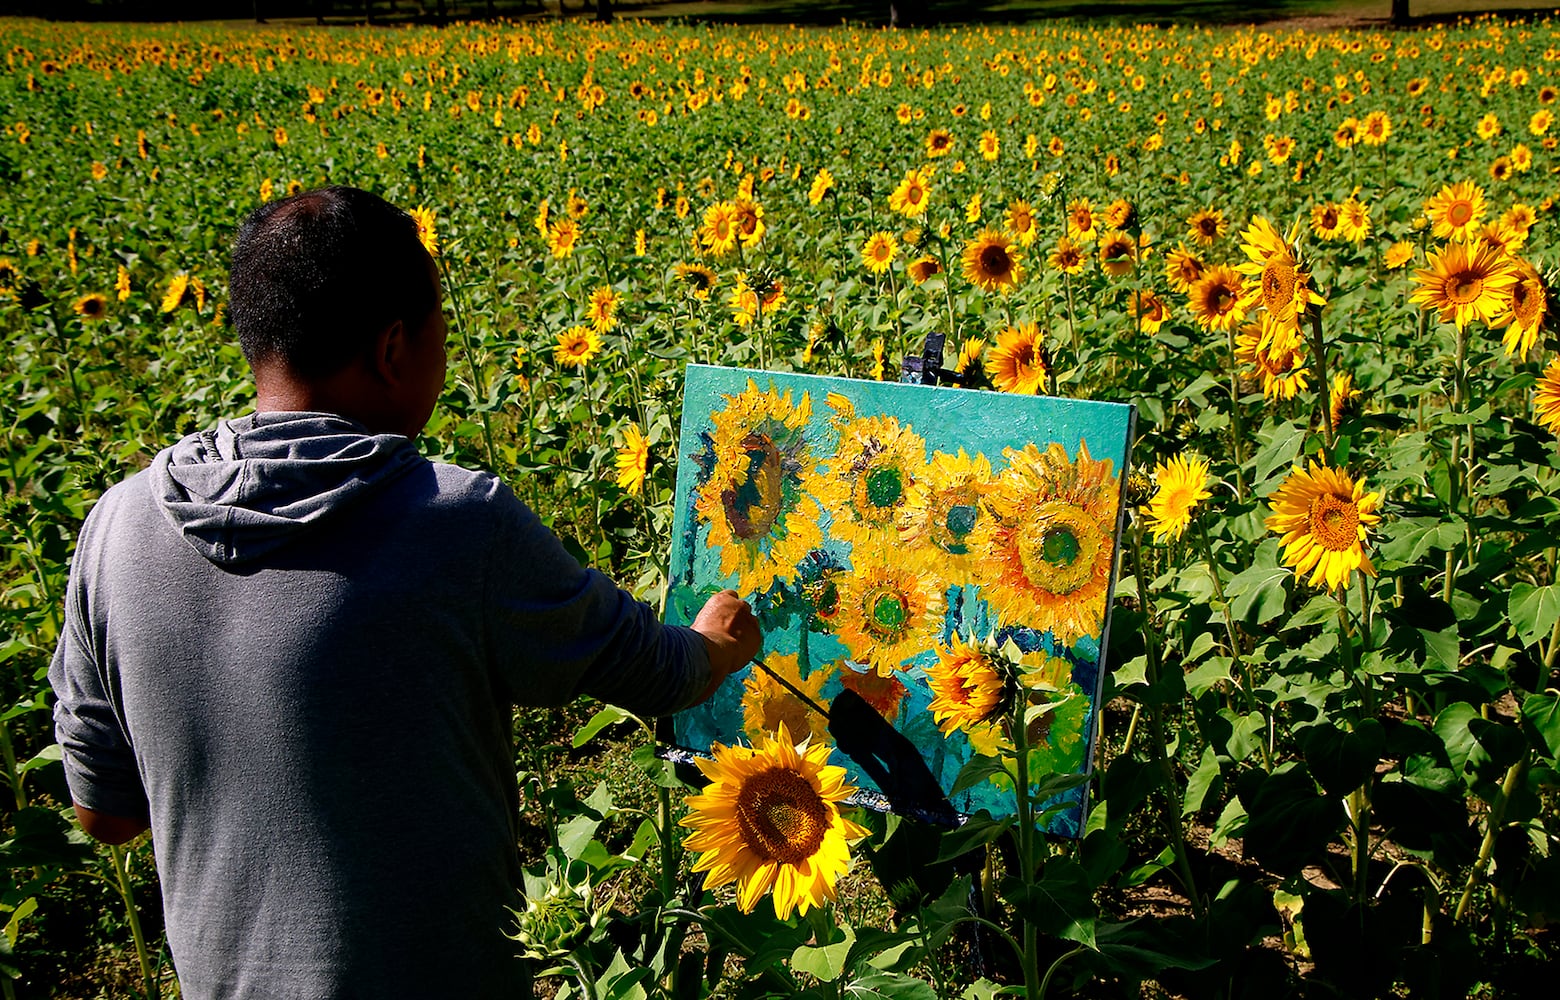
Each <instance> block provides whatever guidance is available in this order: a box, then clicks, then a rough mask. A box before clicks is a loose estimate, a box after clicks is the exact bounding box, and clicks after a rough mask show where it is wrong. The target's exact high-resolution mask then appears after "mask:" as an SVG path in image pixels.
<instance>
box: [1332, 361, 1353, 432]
mask: <svg viewBox="0 0 1560 1000" xmlns="http://www.w3.org/2000/svg"><path fill="white" fill-rule="evenodd" d="M1360 396H1361V393H1360V390H1358V389H1356V388H1355V387H1354V376H1353V375H1351V374H1349V373H1348V372H1338V373H1337V374H1335V375H1334V376H1333V380H1332V387H1331V388H1330V389H1329V390H1328V393H1327V404H1328V416H1329V417H1331V418H1332V424H1333V426H1334V427H1337V426H1338V425H1339V424H1341V423H1343V421H1344V418H1345V417H1347V416H1349V415H1350V414H1351V413H1354V412H1356V411H1357V410H1358V409H1359V405H1360Z"/></svg>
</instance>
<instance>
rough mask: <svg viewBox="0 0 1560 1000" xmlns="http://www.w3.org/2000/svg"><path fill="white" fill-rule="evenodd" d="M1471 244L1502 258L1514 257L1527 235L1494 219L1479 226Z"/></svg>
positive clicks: (1525, 240)
mask: <svg viewBox="0 0 1560 1000" xmlns="http://www.w3.org/2000/svg"><path fill="white" fill-rule="evenodd" d="M1471 242H1472V243H1473V244H1474V245H1475V246H1478V247H1480V248H1483V249H1488V250H1494V251H1495V252H1496V253H1497V254H1499V255H1500V256H1502V257H1514V256H1515V255H1516V252H1517V251H1518V250H1520V249H1521V248H1522V244H1524V243H1526V242H1527V233H1525V232H1522V231H1521V230H1517V229H1513V228H1511V227H1510V226H1508V225H1507V224H1506V223H1505V221H1504V220H1501V219H1494V220H1492V221H1490V222H1486V223H1485V224H1484V225H1483V226H1481V227H1480V228H1479V232H1478V235H1477V236H1475V237H1474V239H1473V240H1472V241H1471Z"/></svg>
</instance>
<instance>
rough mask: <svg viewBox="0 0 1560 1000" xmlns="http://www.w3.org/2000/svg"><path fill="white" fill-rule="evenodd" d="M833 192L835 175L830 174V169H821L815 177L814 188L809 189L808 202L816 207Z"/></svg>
mask: <svg viewBox="0 0 1560 1000" xmlns="http://www.w3.org/2000/svg"><path fill="white" fill-rule="evenodd" d="M832 190H834V175H833V174H832V173H830V172H829V168H828V167H821V168H819V170H818V173H817V174H815V175H814V176H813V181H812V186H811V187H809V188H808V189H807V200H808V201H809V202H810V203H812V204H814V205H816V204H818V203H819V202H821V201H823V199H824V197H825V196H826V195H827V194H828V193H829V192H830V191H832Z"/></svg>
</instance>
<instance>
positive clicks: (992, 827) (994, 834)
mask: <svg viewBox="0 0 1560 1000" xmlns="http://www.w3.org/2000/svg"><path fill="white" fill-rule="evenodd" d="M1012 827H1013V817H1012V816H1005V817H1003V818H1002V819H992V818H991V814H990V813H987V812H984V811H982V812H979V813H977V814H975V815H974V816H971V817H970V818H969V819H968V820H966V821H965V822H964V823H963V824H962V825H961V826H958V827H955V828H954V829H952V830H949V831H948V832H946V833H944V834H943V835H942V840H941V843H940V844H939V845H938V849H937V860H938V861H939V862H942V861H952V860H953V859H954V858H957V857H959V856H960V855H963V854H968V853H969V852H970V851H973V850H975V849H976V848H979V847H984V846H985V845H987V844H989V843H991V842H992V841H993V840H996V839H997V838H998V837H1000V836H1002V835H1003V834H1004V833H1006V832H1007V831H1008V830H1010V829H1012Z"/></svg>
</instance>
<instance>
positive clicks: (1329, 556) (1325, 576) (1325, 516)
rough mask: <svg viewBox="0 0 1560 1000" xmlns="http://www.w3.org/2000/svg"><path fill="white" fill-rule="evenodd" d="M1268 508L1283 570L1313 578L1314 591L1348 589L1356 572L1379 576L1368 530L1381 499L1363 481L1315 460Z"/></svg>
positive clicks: (1296, 469)
mask: <svg viewBox="0 0 1560 1000" xmlns="http://www.w3.org/2000/svg"><path fill="white" fill-rule="evenodd" d="M1268 507H1269V508H1270V509H1271V510H1272V511H1273V513H1272V514H1271V515H1270V516H1269V517H1268V519H1267V522H1266V523H1267V528H1268V530H1269V531H1275V532H1277V533H1278V534H1279V535H1280V536H1282V537H1281V538H1280V539H1279V543H1280V544H1281V545H1283V546H1284V557H1283V558H1284V565H1285V566H1292V567H1294V570H1295V575H1296V576H1301V577H1303V576H1305V575H1306V574H1307V573H1309V574H1310V579H1309V580H1308V581H1307V582H1308V583H1309V584H1310V585H1311V586H1313V587H1315V586H1318V585H1321V584H1325V585H1326V587H1327V589H1328V590H1337V589H1339V588H1342V587H1347V586H1348V584H1349V575H1350V574H1351V573H1353V572H1354V571H1355V570H1359V571H1360V572H1362V573H1365V574H1366V575H1368V576H1375V575H1376V568H1375V567H1374V566H1372V565H1371V562H1370V557H1369V556H1367V555H1366V554H1365V548H1364V543H1365V537H1366V529H1367V528H1369V527H1370V526H1372V525H1375V524H1377V523H1379V522H1380V521H1381V515H1379V514H1377V513H1376V511H1377V510H1378V509H1380V507H1381V494H1379V493H1367V492H1365V481H1364V480H1363V479H1362V480H1360V481H1359V482H1358V483H1356V482H1355V481H1354V479H1353V477H1351V476H1350V475H1349V474H1348V473H1347V472H1346V471H1344V470H1342V469H1333V468H1329V467H1327V466H1325V465H1322V464H1321V463H1319V462H1315V461H1313V462H1311V463H1310V466H1309V468H1301V467H1300V466H1298V465H1297V466H1295V467H1294V468H1293V469H1291V470H1290V473H1289V476H1288V478H1286V479H1285V480H1284V481H1283V483H1282V484H1280V485H1279V487H1278V489H1277V490H1275V491H1274V492H1273V495H1272V496H1271V497H1269V498H1268Z"/></svg>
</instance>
